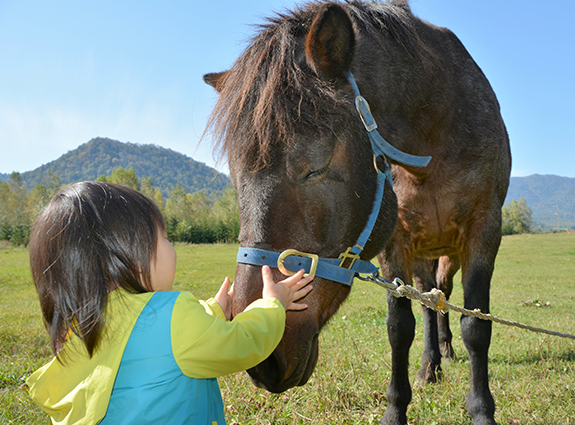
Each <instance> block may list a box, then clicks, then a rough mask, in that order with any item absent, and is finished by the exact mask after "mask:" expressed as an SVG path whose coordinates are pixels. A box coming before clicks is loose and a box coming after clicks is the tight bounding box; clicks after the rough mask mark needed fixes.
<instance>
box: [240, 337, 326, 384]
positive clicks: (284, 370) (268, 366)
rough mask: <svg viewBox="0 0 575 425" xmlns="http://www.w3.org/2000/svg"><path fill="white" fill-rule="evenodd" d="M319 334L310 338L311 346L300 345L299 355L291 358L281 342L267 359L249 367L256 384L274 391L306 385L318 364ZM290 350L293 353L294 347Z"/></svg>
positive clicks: (249, 372)
mask: <svg viewBox="0 0 575 425" xmlns="http://www.w3.org/2000/svg"><path fill="white" fill-rule="evenodd" d="M318 335H319V332H318V333H316V334H315V335H314V337H313V338H312V339H311V340H310V342H309V347H302V346H299V347H298V353H299V354H298V356H297V357H292V358H290V359H288V358H286V356H285V355H284V352H283V349H282V348H283V344H281V343H280V345H279V346H278V348H276V349H275V350H274V352H273V353H272V354H271V355H270V356H269V357H268V358H267V359H266V360H264V361H263V362H262V363H260V364H259V365H257V366H255V367H253V368H251V369H248V371H247V372H248V374H249V375H250V378H251V379H252V382H253V383H254V385H255V386H256V387H259V388H263V389H265V390H267V391H269V392H272V393H282V392H284V391H286V390H289V389H290V388H293V387H297V386H302V385H304V384H305V383H306V382H307V381H308V380H309V378H310V377H311V375H312V373H313V371H314V369H315V366H316V364H317V359H318V353H319V349H318ZM289 352H291V353H293V349H292V350H289ZM305 354H307V356H306V355H305ZM292 356H293V354H292Z"/></svg>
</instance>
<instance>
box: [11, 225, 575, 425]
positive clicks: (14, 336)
mask: <svg viewBox="0 0 575 425" xmlns="http://www.w3.org/2000/svg"><path fill="white" fill-rule="evenodd" d="M236 250H237V246H236V245H210V246H201V245H181V246H177V251H178V271H177V275H176V283H175V288H176V289H178V290H190V291H192V292H194V293H195V294H196V295H197V296H198V297H200V298H206V297H209V296H212V295H213V294H214V293H215V291H216V289H217V288H218V287H219V285H220V283H221V282H222V280H223V278H224V277H225V276H226V275H228V276H230V277H233V274H234V271H235V256H236ZM574 275H575V234H550V235H522V236H510V237H505V238H504V239H503V243H502V245H501V249H500V252H499V256H498V259H497V264H496V269H495V275H494V278H493V284H492V295H491V300H492V308H491V312H492V314H493V315H495V316H499V317H502V318H505V319H509V320H516V321H519V322H522V323H526V324H530V325H533V326H537V327H543V328H547V329H552V330H556V331H560V332H565V333H570V334H574V333H575V280H574ZM460 281H461V278H460V276H456V279H455V282H456V285H455V289H454V293H453V296H452V299H451V302H452V303H454V304H456V305H462V288H461V284H460ZM547 303H549V304H548V305H546V304H547ZM413 308H414V312H415V315H416V320H417V330H416V339H415V341H414V344H413V347H412V350H411V354H410V364H411V366H410V368H411V376H412V377H414V376H415V373H416V371H417V370H418V369H419V364H420V356H421V351H422V349H423V338H422V333H423V321H422V314H421V307H420V306H419V305H416V304H415V303H414V305H413ZM386 312H387V306H386V302H385V293H384V290H383V289H381V288H379V287H376V286H374V285H370V284H368V283H364V282H361V281H356V283H355V284H354V289H353V290H352V294H351V296H350V298H349V300H348V301H347V302H346V303H345V304H344V305H343V306H342V307H341V309H340V311H339V312H338V314H337V315H336V316H335V317H334V318H333V319H332V320H331V321H330V323H329V324H328V325H327V327H326V328H325V329H324V331H323V332H322V334H321V337H320V360H319V362H318V366H317V369H316V371H315V372H314V375H313V377H312V378H311V380H310V382H309V383H308V384H307V385H305V386H304V387H300V388H295V389H292V390H289V391H287V392H286V393H284V394H279V395H274V394H268V393H266V392H265V391H262V390H259V389H255V388H254V387H253V385H252V384H251V382H250V381H249V379H248V378H247V377H246V375H245V374H237V375H233V376H228V377H225V378H222V379H221V380H220V386H221V387H222V394H223V396H224V405H225V406H226V415H227V420H228V423H229V424H233V423H239V424H360V423H361V424H376V423H378V421H379V419H380V418H381V417H382V416H383V413H384V412H385V406H386V399H385V391H386V389H387V383H388V382H389V378H390V361H391V356H390V349H389V344H388V342H387V335H386V325H385V320H386ZM451 321H452V329H453V333H454V348H455V350H456V354H457V357H456V360H455V361H453V362H450V363H447V364H444V365H443V372H444V374H443V379H442V380H441V381H440V382H439V383H437V384H434V385H428V386H425V387H415V388H414V391H413V401H412V403H411V405H410V407H409V411H408V417H409V422H410V423H411V424H418V425H419V424H429V425H431V424H446V425H447V424H450V425H452V424H471V421H470V419H469V417H468V416H467V414H466V412H465V397H466V394H467V391H468V386H469V383H468V380H469V370H468V366H469V364H468V358H467V353H466V352H465V350H464V347H463V343H462V341H461V337H460V333H459V318H458V317H455V315H452V320H451ZM47 342H48V339H47V337H46V335H45V332H44V329H43V325H42V321H41V318H40V312H39V307H38V302H37V299H36V294H35V290H34V287H33V284H32V283H31V279H30V273H29V270H28V254H27V251H26V250H24V249H13V248H11V247H8V246H2V247H0V424H18V425H20V424H48V423H49V421H48V419H47V417H46V416H45V415H44V414H43V413H42V412H41V411H40V410H39V409H38V408H37V407H35V406H34V405H33V404H32V403H31V402H30V401H29V399H28V395H27V392H26V388H25V385H24V380H25V378H26V377H27V376H28V375H29V374H30V373H31V372H32V371H33V370H34V369H36V368H37V367H39V366H40V365H42V364H43V363H45V362H46V361H47V360H48V359H49V357H50V352H49V350H48V348H47V347H48V345H47ZM490 379H491V390H492V392H493V395H494V397H495V402H496V405H497V411H496V420H497V422H498V423H499V424H512V425H513V424H541V425H549V424H575V342H573V340H567V339H560V338H556V337H549V336H546V335H542V334H535V333H530V332H527V331H523V330H520V329H517V328H509V327H505V326H502V325H498V324H494V325H493V338H492V344H491V350H490ZM167 423H168V422H167Z"/></svg>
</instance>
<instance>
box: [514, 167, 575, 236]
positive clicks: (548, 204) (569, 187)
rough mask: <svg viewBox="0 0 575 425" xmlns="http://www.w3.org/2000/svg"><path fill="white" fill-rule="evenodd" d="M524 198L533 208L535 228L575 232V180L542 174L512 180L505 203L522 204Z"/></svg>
mask: <svg viewBox="0 0 575 425" xmlns="http://www.w3.org/2000/svg"><path fill="white" fill-rule="evenodd" d="M522 196H523V198H524V199H525V202H527V206H529V207H531V210H532V213H533V215H532V217H533V223H534V225H541V227H543V228H546V229H556V228H557V227H560V228H562V229H565V228H569V229H575V178H569V177H559V176H554V175H539V174H533V175H531V176H527V177H511V182H510V184H509V191H508V192H507V198H505V203H506V204H507V203H509V202H511V201H513V200H515V201H519V199H520V198H521V197H522ZM557 213H559V214H557Z"/></svg>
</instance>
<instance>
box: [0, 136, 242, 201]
mask: <svg viewBox="0 0 575 425" xmlns="http://www.w3.org/2000/svg"><path fill="white" fill-rule="evenodd" d="M118 166H122V167H124V168H133V169H134V171H135V172H136V175H137V176H138V178H142V177H144V176H147V177H150V178H151V179H152V180H153V182H154V186H156V187H159V188H160V190H161V191H162V193H163V194H164V196H167V195H168V192H169V190H170V189H171V188H172V187H173V186H175V185H176V184H179V185H181V186H182V187H183V188H184V189H185V190H186V191H187V192H188V193H194V192H198V191H204V192H206V193H211V192H215V191H221V190H223V189H225V188H226V187H227V186H229V185H231V181H230V179H229V178H228V176H226V175H225V174H223V173H219V172H218V171H217V170H215V169H213V168H211V167H209V166H207V165H206V164H204V163H201V162H197V161H194V160H193V159H192V158H190V157H188V156H186V155H184V154H181V153H178V152H175V151H173V150H171V149H166V148H162V147H160V146H156V145H140V144H136V143H123V142H119V141H117V140H112V139H108V138H103V137H97V138H94V139H92V140H90V141H89V142H87V143H85V144H83V145H80V146H79V147H78V148H76V149H74V150H71V151H69V152H67V153H66V154H64V155H62V156H61V157H60V158H58V159H56V160H54V161H52V162H49V163H47V164H45V165H42V166H41V167H38V168H36V169H35V170H32V171H27V172H25V173H22V178H23V180H24V182H25V183H26V184H27V186H28V187H29V188H32V187H34V186H35V185H37V184H41V183H42V179H43V178H45V177H46V176H47V175H49V174H50V173H52V174H57V175H58V176H59V177H60V181H61V182H62V184H68V183H74V182H77V181H84V180H95V179H97V178H98V177H99V176H100V175H102V174H103V175H109V174H111V173H112V170H113V169H114V168H116V167H118ZM0 178H2V180H7V179H8V178H9V175H7V174H3V175H1V176H0Z"/></svg>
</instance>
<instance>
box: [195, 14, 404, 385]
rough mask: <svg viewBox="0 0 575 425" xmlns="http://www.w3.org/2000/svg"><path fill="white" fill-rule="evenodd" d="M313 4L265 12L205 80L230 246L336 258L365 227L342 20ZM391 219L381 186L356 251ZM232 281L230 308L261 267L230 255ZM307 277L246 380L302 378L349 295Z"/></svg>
mask: <svg viewBox="0 0 575 425" xmlns="http://www.w3.org/2000/svg"><path fill="white" fill-rule="evenodd" d="M312 9H313V10H312V11H311V12H310V11H306V13H304V12H298V13H295V14H294V15H293V16H290V17H279V18H277V19H275V20H273V21H271V22H270V24H269V25H267V26H265V27H263V28H262V30H261V32H260V33H259V34H258V35H257V36H256V37H255V38H254V40H253V42H252V43H251V45H250V46H249V47H248V49H247V50H246V51H245V53H244V54H243V55H242V56H240V58H238V60H237V61H236V63H235V64H234V65H233V67H232V68H231V69H230V70H229V71H227V72H223V73H219V74H209V75H207V76H205V80H206V82H208V83H209V84H211V85H212V86H213V87H214V88H215V89H216V90H217V91H218V92H219V93H220V96H219V100H218V103H217V105H216V108H215V111H214V114H213V116H212V128H213V129H214V130H215V135H216V138H217V139H218V140H219V142H220V145H219V146H220V148H222V150H223V153H224V154H225V155H226V156H227V159H228V162H229V166H230V172H231V178H232V181H233V183H234V185H235V187H236V189H237V191H238V200H239V208H240V222H241V231H240V242H241V245H242V246H243V247H251V248H262V249H265V250H271V251H275V252H282V251H284V250H286V249H290V248H292V249H297V250H298V251H302V252H306V253H313V254H318V255H319V256H320V257H324V258H337V257H338V256H339V255H340V254H341V253H342V252H344V251H345V250H346V249H347V248H348V247H350V246H352V245H353V244H354V243H355V242H356V240H357V239H358V236H359V235H360V233H361V232H362V229H363V228H364V226H365V225H366V222H367V220H368V217H369V215H370V213H371V211H372V206H373V204H374V199H375V196H376V189H377V171H376V169H375V167H374V155H373V152H372V149H371V146H370V142H369V139H368V137H367V133H366V131H365V129H364V126H363V124H362V122H361V120H360V118H359V116H358V114H357V111H356V110H355V107H354V95H353V92H352V89H351V86H350V84H349V82H348V80H347V74H348V72H349V71H350V68H351V67H352V62H353V61H354V55H355V54H356V52H355V44H356V42H355V39H356V38H355V32H354V27H353V24H352V21H351V19H350V17H349V15H348V13H347V12H346V10H345V9H344V8H343V7H341V6H338V5H335V4H327V5H323V6H321V7H320V6H316V7H314V8H312ZM380 165H381V164H380ZM396 220H397V199H396V197H395V194H394V193H393V191H392V190H391V188H390V187H389V185H388V187H387V188H386V190H385V192H384V198H383V202H382V207H381V210H380V212H379V218H378V220H377V224H376V225H375V228H374V230H373V232H372V235H371V239H370V241H369V242H368V243H367V244H366V246H365V249H364V251H363V252H362V254H361V256H362V258H363V259H370V258H373V257H374V256H375V255H376V254H377V253H378V252H379V251H380V250H381V249H383V247H384V245H385V244H386V243H387V241H388V240H389V238H390V237H391V234H392V232H393V230H394V228H395V225H396ZM274 273H275V278H276V279H277V280H280V279H282V278H283V276H282V275H281V273H280V272H279V271H278V270H277V269H275V270H274ZM234 285H235V294H236V295H235V300H234V308H233V310H234V314H237V313H238V312H241V311H243V310H244V309H245V308H246V307H247V306H248V305H249V304H250V303H251V302H252V301H254V300H255V299H257V298H260V297H261V294H262V280H261V269H260V267H258V266H253V265H246V264H238V266H237V271H236V278H235V284H234ZM313 286H314V290H313V291H312V292H311V293H310V294H309V295H308V296H307V297H306V298H305V301H304V302H305V303H307V304H308V306H309V308H308V309H306V310H304V311H298V312H288V314H287V325H286V331H285V334H284V337H283V339H282V341H281V342H280V344H279V346H278V347H277V349H276V350H275V351H274V353H273V354H272V355H271V356H270V357H269V358H268V359H267V360H266V361H264V362H263V363H261V364H260V365H258V366H256V367H254V368H253V369H251V370H249V371H248V372H249V374H250V375H251V377H252V379H253V380H254V382H255V383H256V385H258V386H260V387H263V388H266V389H267V390H269V391H272V392H282V391H285V390H286V389H288V388H291V387H293V386H296V385H303V384H305V383H306V382H307V380H308V379H309V377H310V376H311V373H312V372H313V369H314V367H315V364H316V362H317V358H318V334H319V332H320V330H321V328H322V327H323V326H324V324H325V323H326V322H327V320H328V319H329V318H330V317H331V316H332V315H333V314H334V313H335V312H336V311H337V309H338V307H339V305H340V304H341V303H342V302H343V301H344V300H345V298H346V297H347V295H348V293H349V286H346V285H343V284H341V283H337V282H333V281H331V280H327V279H322V278H319V277H316V278H315V280H314V283H313Z"/></svg>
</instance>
